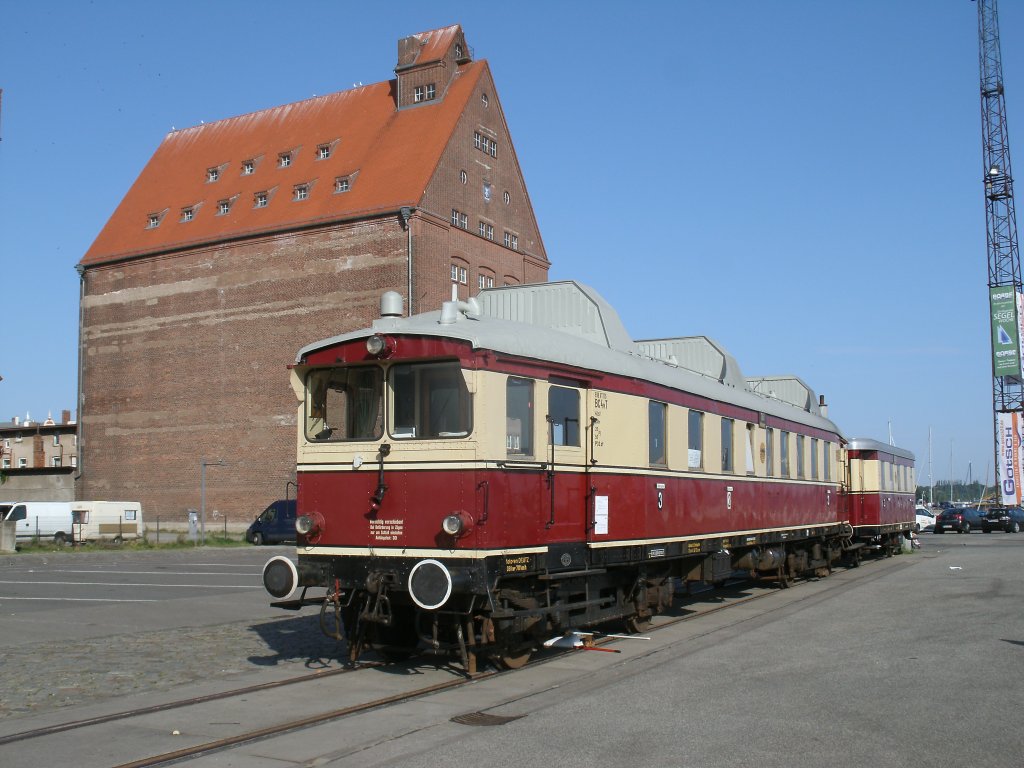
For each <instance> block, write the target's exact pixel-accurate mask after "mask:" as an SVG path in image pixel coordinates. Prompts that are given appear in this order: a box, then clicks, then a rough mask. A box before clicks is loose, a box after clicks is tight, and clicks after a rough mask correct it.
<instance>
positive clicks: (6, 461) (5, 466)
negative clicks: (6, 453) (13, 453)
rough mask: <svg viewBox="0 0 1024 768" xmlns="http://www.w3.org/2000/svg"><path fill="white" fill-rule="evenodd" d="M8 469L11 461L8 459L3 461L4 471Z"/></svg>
mask: <svg viewBox="0 0 1024 768" xmlns="http://www.w3.org/2000/svg"><path fill="white" fill-rule="evenodd" d="M10 468H11V460H10V459H4V469H10Z"/></svg>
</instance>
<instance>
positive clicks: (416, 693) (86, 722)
mask: <svg viewBox="0 0 1024 768" xmlns="http://www.w3.org/2000/svg"><path fill="white" fill-rule="evenodd" d="M908 564H909V563H908ZM886 570H888V569H886ZM884 573H885V571H883V572H882V573H879V574H877V575H873V574H870V573H864V574H863V575H861V576H859V577H858V578H857V579H856V580H855V581H852V582H849V583H850V584H857V583H862V582H863V581H864V579H873V577H874V578H877V577H880V576H882V575H884ZM810 583H813V580H812V581H800V582H796V583H794V584H793V586H794V587H796V590H789V592H791V593H792V592H796V593H799V591H800V588H801V587H803V586H805V585H807V584H810ZM777 594H780V590H778V589H774V588H770V587H764V586H756V585H754V586H752V585H750V584H748V583H733V584H731V585H727V586H725V587H721V588H718V589H715V590H709V591H706V592H701V593H699V594H697V595H694V596H690V598H689V599H690V602H684V603H683V604H681V605H679V606H677V608H676V610H675V611H674V613H675V615H673V613H669V614H665V615H662V616H660V617H658V618H657V620H656V621H655V622H654V623H653V624H652V626H651V627H650V628H649V631H650V632H651V633H656V632H663V631H665V630H667V629H669V628H671V627H673V626H677V625H679V624H682V623H684V622H691V621H695V620H699V619H701V618H704V617H707V616H709V615H711V614H715V613H718V612H721V611H725V610H726V609H729V608H735V607H738V606H741V605H747V604H749V603H752V602H754V601H757V600H761V599H762V598H765V597H768V596H771V595H777ZM794 597H796V595H794ZM680 611H681V612H680ZM615 642H620V643H628V641H623V640H618V639H616V638H602V637H600V636H599V635H598V636H595V638H594V642H593V646H595V647H598V648H602V649H603V648H604V647H605V646H607V645H609V644H611V643H615ZM588 645H589V643H588ZM566 653H568V651H565V650H543V651H540V652H538V654H537V656H536V657H535V658H534V659H533V660H531V662H530V663H529V665H528V668H531V669H536V668H537V667H538V666H542V665H545V664H548V663H550V662H552V661H555V660H557V659H560V658H562V657H564V655H565V654H566ZM641 655H644V654H641ZM382 666H384V665H382V664H380V663H376V662H368V663H363V664H360V665H358V666H357V667H346V668H341V669H336V670H328V671H319V672H315V673H312V674H308V675H301V676H297V677H294V678H289V679H287V680H281V681H274V682H270V683H263V684H258V685H251V686H245V687H242V688H236V689H232V690H228V691H224V692H220V693H216V694H210V695H205V696H199V697H193V698H186V699H181V700H177V701H173V702H169V703H165V704H160V705H156V706H151V707H145V708H141V709H135V710H126V711H122V712H117V713H112V714H106V715H101V716H97V717H93V718H85V719H81V720H75V721H68V722H65V723H61V724H56V725H50V726H46V727H42V728H37V729H32V730H26V731H22V732H19V733H14V734H10V735H7V736H2V737H0V745H7V744H14V743H19V742H22V743H27V744H28V745H31V743H32V742H33V741H37V742H38V740H41V739H43V738H45V737H50V736H54V735H57V734H61V733H65V734H70V735H72V736H73V738H75V739H79V740H81V738H82V737H83V736H85V737H87V738H92V733H93V732H94V731H96V730H97V729H98V730H100V731H102V727H103V726H111V725H113V726H116V728H123V726H124V724H125V723H127V722H130V721H132V720H136V721H144V720H145V718H147V717H150V716H153V715H157V714H161V713H167V712H170V711H173V710H186V711H187V710H190V709H196V708H200V707H202V706H204V705H209V704H212V703H219V702H227V701H231V700H236V701H245V700H246V699H247V698H252V697H256V698H257V699H258V698H260V697H269V698H267V701H266V706H267V707H270V706H271V703H272V701H273V692H274V691H276V690H278V689H281V688H284V687H288V686H299V685H310V684H318V683H323V682H325V681H327V680H329V679H331V678H336V677H339V676H341V675H352V674H353V673H357V672H360V671H364V670H367V671H368V670H370V669H373V668H375V667H382ZM396 666H397V665H390V667H391V668H394V667H396ZM436 671H437V672H438V673H439V674H440V676H441V677H442V678H443V679H441V680H439V681H436V682H430V683H429V684H427V685H419V686H416V687H414V688H412V689H408V690H398V691H396V692H393V693H388V694H387V695H384V696H370V697H369V698H364V700H360V701H358V702H355V703H351V704H346V705H344V706H340V707H334V708H330V709H326V710H322V711H314V712H311V713H308V714H304V715H302V716H300V717H293V718H291V719H288V720H286V721H283V722H275V723H272V724H269V725H262V726H259V727H255V728H251V729H243V730H241V731H236V732H234V733H231V734H228V735H225V736H223V737H219V738H212V739H205V740H204V739H197V740H195V741H194V742H193V743H191V744H188V745H185V746H183V747H180V748H176V749H170V750H162V751H159V752H157V753H156V754H153V755H150V756H148V757H144V758H140V759H136V760H131V761H129V762H121V763H117V764H116V766H115V768H143V767H145V766H159V765H166V764H170V763H174V762H178V761H184V760H188V759H190V758H198V757H202V756H206V755H210V754H215V753H217V752H222V751H225V750H229V749H231V748H233V747H237V746H239V745H242V744H246V743H250V742H255V741H259V740H263V739H267V738H270V737H273V736H277V735H280V734H284V733H288V732H293V731H299V730H302V729H308V728H312V727H315V726H318V725H323V724H326V723H330V722H333V721H337V720H341V719H344V718H348V717H352V716H355V715H358V714H361V713H366V712H370V711H372V710H375V709H380V708H384V707H390V706H393V705H396V704H400V703H403V702H408V701H411V700H414V699H417V698H421V697H424V696H428V695H431V694H435V693H438V692H441V691H447V690H452V689H456V688H459V687H462V686H466V685H470V684H473V683H477V682H479V681H482V680H486V679H488V678H492V677H497V676H505V675H515V674H517V673H519V672H521V671H520V670H507V671H497V670H493V671H492V670H488V671H483V672H480V673H477V674H476V675H473V676H472V677H466V676H464V675H461V674H459V673H458V672H457V671H456V670H455V669H453V668H438V670H436ZM436 676H437V675H435V677H436ZM375 682H378V683H379V682H380V681H375ZM379 687H382V686H374V687H373V688H374V690H377V689H378V688H379ZM238 706H240V705H238ZM249 706H250V707H251V706H253V705H252V704H251V703H250V704H249ZM257 708H259V705H257ZM474 718H476V721H475V720H474ZM487 718H488V715H487V714H486V713H483V712H478V713H473V715H472V716H468V717H467V719H464V720H460V721H459V722H465V723H467V724H480V722H484V723H485V724H490V723H487V722H486V720H487ZM213 724H214V725H217V723H213ZM220 725H224V724H220ZM232 725H235V724H232ZM143 727H148V726H143ZM97 738H98V739H99V740H102V739H103V738H104V736H103V735H102V734H99V735H98V737H97ZM186 738H187V737H186ZM114 759H117V758H116V757H114ZM108 764H109V763H108Z"/></svg>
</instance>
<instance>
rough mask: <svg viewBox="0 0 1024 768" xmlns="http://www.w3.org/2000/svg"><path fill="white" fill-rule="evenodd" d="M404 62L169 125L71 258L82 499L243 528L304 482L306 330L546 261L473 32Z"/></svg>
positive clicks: (542, 270) (426, 40)
mask: <svg viewBox="0 0 1024 768" xmlns="http://www.w3.org/2000/svg"><path fill="white" fill-rule="evenodd" d="M395 75H396V76H395V78H394V79H392V80H388V81H384V82H381V83H376V84H373V85H367V86H360V87H357V88H353V89H352V90H349V91H343V92H340V93H335V94H331V95H328V96H322V97H317V98H313V99H309V100H307V101H301V102H297V103H294V104H287V105H284V106H281V107H276V108H273V109H268V110H265V111H262V112H256V113H253V114H249V115H243V116H241V117H235V118H230V119H226V120H221V121H218V122H213V123H207V124H204V125H200V126H196V127H193V128H188V129H185V130H180V131H174V132H172V133H170V134H169V135H168V136H167V137H166V138H165V139H164V141H163V142H162V144H161V145H160V147H159V148H158V149H157V151H156V153H155V154H154V155H153V157H152V158H151V159H150V160H149V162H148V164H147V165H146V167H145V168H144V169H143V171H142V172H141V174H140V175H139V177H138V179H137V180H136V181H135V183H134V184H133V185H132V187H131V188H130V189H129V190H128V192H127V194H126V195H125V197H124V199H123V200H122V201H121V203H120V205H119V206H118V207H117V209H116V210H115V211H114V214H113V215H112V216H111V218H110V220H109V221H108V222H107V224H106V226H104V228H103V230H102V231H101V232H100V234H99V235H98V237H97V238H96V241H95V242H94V243H93V245H92V247H91V248H90V249H89V250H88V252H87V253H86V254H85V256H84V257H83V258H82V260H81V262H80V264H79V266H78V269H79V272H80V274H81V280H82V291H81V295H82V299H81V301H82V327H81V330H80V344H81V365H80V368H81V377H80V390H81V392H80V398H81V401H80V409H79V413H80V414H81V428H80V429H81V431H80V445H79V449H80V460H79V472H80V475H79V478H78V481H77V487H76V494H77V496H78V498H93V499H98V498H123V499H138V500H140V501H141V502H142V503H143V506H144V508H145V509H146V514H147V517H148V519H150V520H152V519H154V518H155V517H156V516H159V517H161V518H162V519H163V520H167V521H172V520H175V519H177V518H179V517H180V518H181V519H184V515H185V510H186V509H188V508H189V507H193V508H194V507H196V506H197V505H198V501H199V485H200V466H201V462H203V461H206V462H213V461H216V460H218V459H223V461H224V462H225V466H223V467H221V466H212V467H211V466H208V467H206V504H207V507H208V508H209V509H216V510H218V511H219V512H220V513H221V514H225V515H227V517H228V519H229V520H230V521H232V522H235V523H242V522H248V520H249V519H250V518H251V517H252V515H253V514H255V513H257V512H259V511H260V510H262V509H263V508H264V506H266V503H267V502H268V501H269V500H272V499H276V498H280V497H282V496H283V495H284V494H285V492H286V484H287V483H288V481H289V480H293V479H294V456H295V439H296V437H295V429H296V427H295V419H296V406H297V403H296V399H295V394H294V393H293V392H292V391H291V389H290V387H289V384H288V376H287V371H286V366H287V365H288V364H289V363H291V362H292V361H293V360H294V357H295V353H296V351H297V350H298V349H299V348H300V347H302V346H303V345H305V344H306V343H308V342H310V341H313V340H315V339H319V338H323V337H325V336H329V335H332V334H336V333H340V332H343V331H347V330H352V329H355V328H358V327H363V326H365V325H368V324H369V322H370V321H371V320H372V319H373V318H374V317H376V316H377V314H378V301H379V297H380V294H381V293H382V292H383V291H385V290H395V291H398V292H400V293H401V294H402V295H403V297H405V300H406V303H405V308H406V311H407V312H410V313H412V312H420V311H426V310H430V309H435V308H438V307H439V306H440V303H441V302H442V301H443V300H444V299H446V298H449V297H450V296H451V292H452V285H453V284H455V285H456V286H457V287H458V291H459V294H460V296H461V297H467V296H469V295H472V294H474V293H476V291H477V289H478V287H480V286H490V285H502V284H514V283H526V282H538V281H543V280H546V279H547V270H548V260H547V256H546V254H545V251H544V245H543V243H542V241H541V237H540V232H539V230H538V227H537V222H536V219H535V217H534V214H533V209H532V206H531V204H530V200H529V196H528V195H527V191H526V185H525V183H524V180H523V176H522V172H521V170H520V168H519V163H518V161H517V159H516V154H515V151H514V149H513V147H512V142H511V138H510V136H509V133H508V129H507V127H506V123H505V117H504V114H503V112H502V109H501V103H500V101H499V99H498V96H497V92H496V89H495V86H494V82H493V80H492V77H491V72H490V69H489V67H488V65H487V63H486V61H474V60H473V58H472V55H471V50H470V48H469V47H468V46H467V45H466V41H465V38H464V35H463V32H462V29H461V27H460V26H458V25H455V26H451V27H446V28H443V29H438V30H433V31H430V32H424V33H421V34H416V35H412V36H410V37H406V38H404V39H402V40H400V41H399V43H398V65H397V66H396V68H395Z"/></svg>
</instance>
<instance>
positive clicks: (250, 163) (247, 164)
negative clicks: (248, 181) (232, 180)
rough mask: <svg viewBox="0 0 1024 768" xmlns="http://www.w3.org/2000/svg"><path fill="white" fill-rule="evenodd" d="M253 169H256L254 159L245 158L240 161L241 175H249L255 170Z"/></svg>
mask: <svg viewBox="0 0 1024 768" xmlns="http://www.w3.org/2000/svg"><path fill="white" fill-rule="evenodd" d="M255 170H256V161H255V160H245V161H244V162H243V163H242V175H243V176H251V175H252V172H253V171H255Z"/></svg>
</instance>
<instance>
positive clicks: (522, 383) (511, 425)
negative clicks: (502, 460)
mask: <svg viewBox="0 0 1024 768" xmlns="http://www.w3.org/2000/svg"><path fill="white" fill-rule="evenodd" d="M505 448H506V449H507V450H508V452H509V453H510V454H517V455H523V456H532V455H533V381H531V380H530V379H516V378H513V377H511V376H509V378H508V380H507V381H506V382H505Z"/></svg>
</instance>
